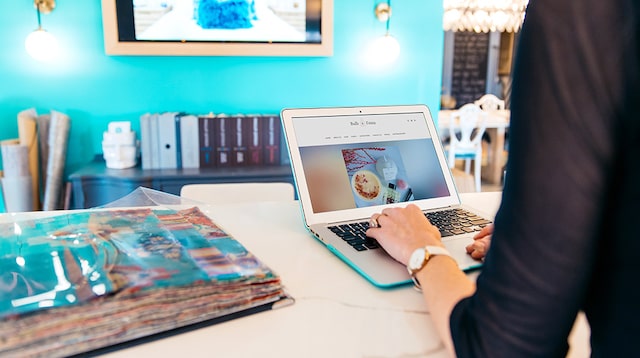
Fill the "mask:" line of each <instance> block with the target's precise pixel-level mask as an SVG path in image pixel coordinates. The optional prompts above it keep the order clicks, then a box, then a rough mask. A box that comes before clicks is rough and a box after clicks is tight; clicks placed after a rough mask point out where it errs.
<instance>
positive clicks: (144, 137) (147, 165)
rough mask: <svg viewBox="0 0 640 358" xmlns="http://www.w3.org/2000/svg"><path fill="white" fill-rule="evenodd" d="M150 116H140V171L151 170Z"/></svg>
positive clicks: (147, 114)
mask: <svg viewBox="0 0 640 358" xmlns="http://www.w3.org/2000/svg"><path fill="white" fill-rule="evenodd" d="M151 143H152V139H151V114H150V113H145V114H143V115H141V116H140V158H141V160H142V169H152V168H153V167H152V165H151V152H152V150H151Z"/></svg>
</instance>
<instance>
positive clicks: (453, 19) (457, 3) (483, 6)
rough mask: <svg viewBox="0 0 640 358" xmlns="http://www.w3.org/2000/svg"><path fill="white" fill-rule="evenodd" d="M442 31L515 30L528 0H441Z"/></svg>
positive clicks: (521, 19)
mask: <svg viewBox="0 0 640 358" xmlns="http://www.w3.org/2000/svg"><path fill="white" fill-rule="evenodd" d="M443 1H444V2H443V5H444V17H443V28H444V29H445V31H474V32H494V31H497V32H518V30H520V27H521V26H522V21H524V15H525V10H526V9H527V5H528V4H529V0H443Z"/></svg>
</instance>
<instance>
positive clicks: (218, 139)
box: [214, 114, 233, 167]
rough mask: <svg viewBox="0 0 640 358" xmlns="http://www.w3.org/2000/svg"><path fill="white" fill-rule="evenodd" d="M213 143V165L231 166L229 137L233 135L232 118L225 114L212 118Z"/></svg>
mask: <svg viewBox="0 0 640 358" xmlns="http://www.w3.org/2000/svg"><path fill="white" fill-rule="evenodd" d="M214 123H215V130H214V136H215V140H214V144H215V156H216V161H215V163H216V164H215V165H216V166H217V167H228V166H231V163H232V162H231V138H232V135H233V127H232V126H231V124H232V120H231V118H230V117H229V116H227V115H225V114H220V115H217V116H216V117H215V119H214Z"/></svg>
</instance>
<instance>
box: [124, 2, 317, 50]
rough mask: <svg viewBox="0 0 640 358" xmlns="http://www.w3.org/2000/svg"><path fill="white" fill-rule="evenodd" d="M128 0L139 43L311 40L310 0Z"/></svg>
mask: <svg viewBox="0 0 640 358" xmlns="http://www.w3.org/2000/svg"><path fill="white" fill-rule="evenodd" d="M121 1H122V0H121ZM128 1H132V3H133V18H134V28H135V40H137V41H219V42H293V43H296V42H307V41H308V39H307V36H308V35H307V24H306V22H307V9H306V6H307V4H306V1H305V0H128Z"/></svg>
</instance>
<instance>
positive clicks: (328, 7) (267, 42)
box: [101, 0, 333, 57]
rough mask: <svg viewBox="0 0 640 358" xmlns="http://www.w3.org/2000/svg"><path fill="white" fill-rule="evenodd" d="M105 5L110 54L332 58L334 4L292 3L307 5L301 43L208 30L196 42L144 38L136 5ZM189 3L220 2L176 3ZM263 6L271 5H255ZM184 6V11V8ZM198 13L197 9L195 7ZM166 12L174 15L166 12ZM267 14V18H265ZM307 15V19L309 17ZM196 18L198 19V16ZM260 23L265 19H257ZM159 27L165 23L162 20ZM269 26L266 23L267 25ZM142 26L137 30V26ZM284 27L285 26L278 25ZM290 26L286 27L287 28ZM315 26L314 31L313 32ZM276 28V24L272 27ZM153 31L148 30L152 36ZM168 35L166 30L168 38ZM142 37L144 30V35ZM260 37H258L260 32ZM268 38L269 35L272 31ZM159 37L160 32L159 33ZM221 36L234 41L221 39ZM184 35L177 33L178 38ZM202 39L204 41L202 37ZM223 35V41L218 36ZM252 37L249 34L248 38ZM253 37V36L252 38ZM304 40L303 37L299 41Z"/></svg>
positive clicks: (329, 0)
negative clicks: (140, 29)
mask: <svg viewBox="0 0 640 358" xmlns="http://www.w3.org/2000/svg"><path fill="white" fill-rule="evenodd" d="M101 1H102V21H103V29H104V46H105V53H106V54H107V55H134V56H135V55H137V56H311V57H314V56H315V57H323V56H332V55H333V0H299V1H297V2H295V1H292V2H291V3H292V4H295V3H299V2H300V1H306V3H305V5H306V6H305V13H304V14H303V15H299V17H300V16H302V17H303V19H302V20H303V21H302V22H303V24H304V25H301V26H307V27H306V29H304V30H300V31H298V32H297V36H298V38H296V39H293V40H289V39H287V38H283V39H280V40H271V39H269V38H255V39H254V38H249V37H247V38H243V37H242V36H245V35H244V34H248V33H249V30H246V29H240V31H232V30H233V29H232V30H229V29H223V30H221V31H211V30H210V29H206V30H203V31H201V30H200V29H197V30H193V31H192V33H190V35H191V34H194V36H195V37H193V39H191V38H189V39H185V38H181V37H173V35H170V36H167V38H160V39H154V38H140V37H142V36H140V34H138V33H137V32H138V30H137V29H135V27H134V25H135V15H134V11H133V5H132V4H133V1H134V0H101ZM184 1H189V2H193V3H194V4H197V3H198V2H200V1H215V0H174V2H184ZM254 1H255V2H256V3H258V4H262V3H264V2H266V1H268V0H250V1H248V2H249V3H251V4H252V7H253V3H254ZM183 7H184V6H183ZM193 7H194V9H195V10H194V11H197V9H198V8H197V5H193ZM166 12H167V13H168V12H169V11H166ZM265 14H266V13H265ZM269 14H270V18H272V19H275V20H273V22H274V23H275V22H278V23H279V22H282V21H280V20H281V19H279V17H280V16H277V14H276V16H273V14H271V12H269ZM305 15H306V17H304V16H305ZM194 18H195V15H194ZM256 18H258V19H260V18H261V17H259V16H256ZM194 21H200V18H198V19H196V20H192V21H190V23H189V24H187V25H188V26H173V27H172V28H170V29H169V30H174V29H176V28H178V29H180V31H179V32H184V31H183V29H185V28H188V29H194V28H196V25H195V23H194ZM157 23H160V22H159V21H158V22H157ZM263 24H266V21H265V22H263ZM136 26H137V25H136ZM261 26H263V27H262V28H261V31H260V32H261V33H265V31H264V29H265V28H266V29H267V30H269V28H270V26H271V25H261ZM278 26H280V25H278ZM284 26H286V25H284ZM310 26H312V27H313V28H312V29H311V31H310ZM273 27H274V28H275V27H276V26H275V25H274V26H273ZM281 28H283V26H280V27H279V28H278V29H274V31H273V33H274V34H276V35H277V36H279V35H280V34H281V33H283V32H284V31H281ZM147 32H148V31H147ZM167 32H168V31H165V33H167ZM140 33H142V31H140ZM256 33H257V32H256ZM267 33H268V31H267ZM156 34H157V32H156ZM202 34H206V35H207V36H209V34H216V35H211V36H212V38H211V39H208V38H204V37H202V36H204V35H202ZM217 34H223V36H229V37H228V38H220V37H219V35H217ZM180 35H183V34H182V33H181V34H178V35H177V36H180ZM198 36H200V38H199V37H198ZM215 36H218V37H215ZM247 36H250V35H247ZM251 36H252V35H251ZM300 36H302V38H300Z"/></svg>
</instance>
